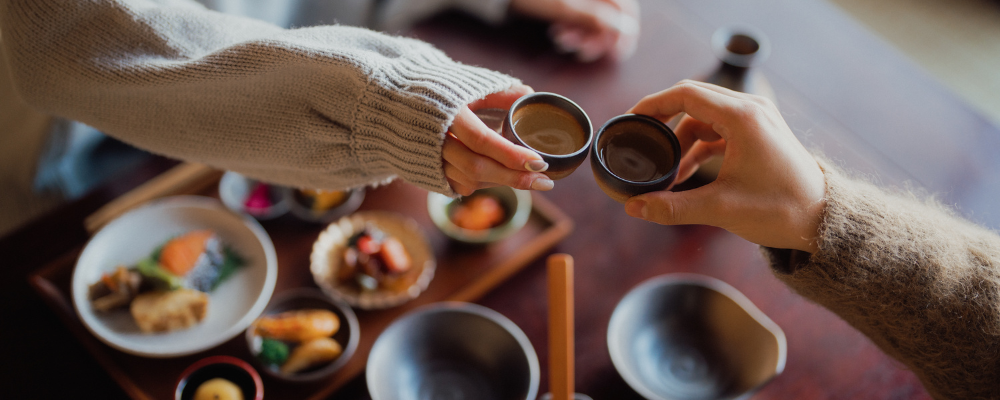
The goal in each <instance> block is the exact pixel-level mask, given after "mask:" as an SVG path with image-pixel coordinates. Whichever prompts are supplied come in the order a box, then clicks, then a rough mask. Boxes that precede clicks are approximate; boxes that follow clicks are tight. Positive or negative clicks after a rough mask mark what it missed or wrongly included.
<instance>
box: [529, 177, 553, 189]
mask: <svg viewBox="0 0 1000 400" xmlns="http://www.w3.org/2000/svg"><path fill="white" fill-rule="evenodd" d="M555 185H556V183H555V182H552V180H551V179H549V178H538V179H535V181H534V182H531V189H532V190H541V191H546V190H552V188H553V187H555Z"/></svg>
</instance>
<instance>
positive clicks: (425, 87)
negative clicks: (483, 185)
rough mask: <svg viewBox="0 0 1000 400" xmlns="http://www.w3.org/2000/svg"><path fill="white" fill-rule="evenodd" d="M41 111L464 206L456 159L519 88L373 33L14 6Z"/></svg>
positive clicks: (183, 8) (262, 170)
mask: <svg viewBox="0 0 1000 400" xmlns="http://www.w3.org/2000/svg"><path fill="white" fill-rule="evenodd" d="M0 27H2V29H3V36H2V37H3V51H4V52H5V53H6V54H5V55H6V58H7V60H9V62H10V63H11V64H12V65H11V70H12V71H13V72H12V73H13V77H14V81H15V82H16V85H17V88H18V91H19V92H20V94H21V95H22V96H23V97H24V99H25V100H26V101H28V102H29V104H31V105H33V106H35V107H37V108H39V109H41V110H43V111H45V112H48V113H51V114H54V115H58V116H62V117H66V118H70V119H74V120H78V121H81V122H84V123H86V124H88V125H91V126H94V127H96V128H98V129H100V130H102V131H104V132H106V133H108V134H110V135H112V136H115V137H117V138H119V139H121V140H123V141H125V142H128V143H131V144H133V145H135V146H137V147H140V148H144V149H147V150H149V151H152V152H154V153H159V154H163V155H166V156H170V157H175V158H180V159H184V160H188V161H195V162H202V163H206V164H209V165H212V166H214V167H217V168H221V169H227V170H234V171H238V172H242V173H244V174H247V175H249V176H252V177H256V178H259V179H264V180H267V181H271V182H275V183H281V184H286V185H293V186H302V187H314V188H346V187H354V186H360V185H366V184H372V183H377V182H384V181H387V180H390V179H392V178H394V177H397V176H398V177H401V178H403V179H404V180H406V181H409V182H411V183H413V184H416V185H418V186H421V187H424V188H426V189H429V190H433V191H437V192H443V193H452V192H451V189H450V186H449V185H448V183H447V181H446V179H445V177H444V172H443V168H442V161H441V145H442V143H443V140H444V134H445V132H446V130H447V127H448V126H450V125H451V122H452V120H453V118H454V116H455V115H456V114H457V113H458V110H459V109H460V107H462V106H464V105H466V104H468V103H469V102H470V101H472V100H475V99H477V98H481V97H483V96H485V95H487V94H490V93H494V92H497V91H500V90H503V89H506V88H508V87H510V86H511V85H513V84H515V83H516V82H517V80H516V79H514V78H511V77H509V76H506V75H503V74H500V73H497V72H493V71H490V70H486V69H482V68H477V67H472V66H467V65H463V64H460V63H458V62H455V61H453V60H451V59H449V58H448V57H447V56H445V55H444V54H443V53H442V52H441V51H439V50H437V49H434V48H433V47H432V46H430V45H428V44H426V43H423V42H420V41H417V40H413V39H407V38H401V37H392V36H388V35H384V34H380V33H376V32H372V31H369V30H365V29H360V28H352V27H344V26H321V27H313V28H302V29H281V28H279V27H277V26H274V25H270V24H268V23H265V22H261V21H257V20H253V19H247V18H241V17H236V16H230V15H225V14H220V13H217V12H213V11H210V10H208V9H206V8H204V7H202V6H201V5H198V4H197V3H193V2H190V1H185V0H161V1H150V0H117V1H115V0H93V1H83V0H80V1H58V0H0Z"/></svg>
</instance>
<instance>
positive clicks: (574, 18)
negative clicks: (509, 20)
mask: <svg viewBox="0 0 1000 400" xmlns="http://www.w3.org/2000/svg"><path fill="white" fill-rule="evenodd" d="M510 7H511V9H512V10H514V11H516V12H519V13H521V14H524V15H527V16H530V17H534V18H539V19H543V20H546V21H550V22H551V23H552V27H551V28H550V31H549V34H550V35H551V36H552V40H553V41H555V43H556V45H557V46H559V48H560V49H561V50H563V51H566V52H575V53H576V56H577V58H578V59H579V60H580V61H583V62H591V61H594V60H597V59H598V58H601V57H602V56H605V55H609V56H611V57H614V58H617V59H625V58H628V57H629V56H631V55H632V53H633V52H635V46H636V43H637V41H638V39H639V4H638V3H637V2H636V1H635V0H511V3H510Z"/></svg>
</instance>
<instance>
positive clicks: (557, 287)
mask: <svg viewBox="0 0 1000 400" xmlns="http://www.w3.org/2000/svg"><path fill="white" fill-rule="evenodd" d="M547 263H548V283H549V391H550V392H552V400H571V399H572V398H573V393H574V389H573V385H574V382H573V379H574V378H573V375H574V371H573V346H574V344H573V257H572V256H570V255H569V254H553V255H551V256H549V258H548V260H547Z"/></svg>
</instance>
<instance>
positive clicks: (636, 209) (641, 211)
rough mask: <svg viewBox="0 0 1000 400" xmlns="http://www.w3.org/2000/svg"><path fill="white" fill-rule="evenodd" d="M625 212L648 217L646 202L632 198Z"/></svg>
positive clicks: (630, 214)
mask: <svg viewBox="0 0 1000 400" xmlns="http://www.w3.org/2000/svg"><path fill="white" fill-rule="evenodd" d="M625 213H626V214H628V215H629V216H632V217H636V218H642V219H646V202H645V201H642V200H631V201H629V202H628V203H626V204H625Z"/></svg>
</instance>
